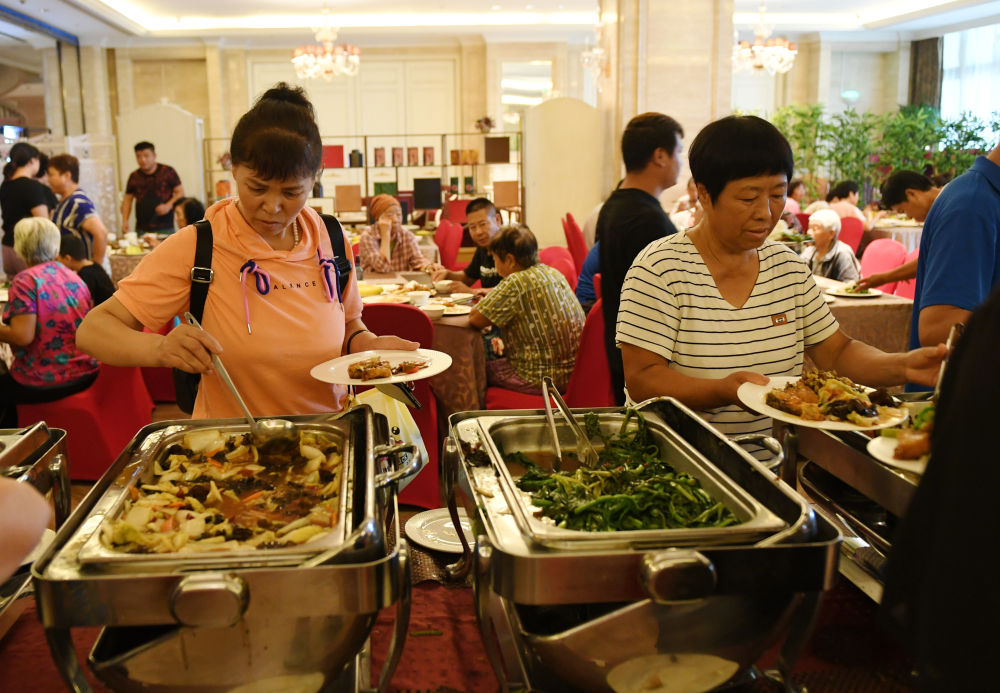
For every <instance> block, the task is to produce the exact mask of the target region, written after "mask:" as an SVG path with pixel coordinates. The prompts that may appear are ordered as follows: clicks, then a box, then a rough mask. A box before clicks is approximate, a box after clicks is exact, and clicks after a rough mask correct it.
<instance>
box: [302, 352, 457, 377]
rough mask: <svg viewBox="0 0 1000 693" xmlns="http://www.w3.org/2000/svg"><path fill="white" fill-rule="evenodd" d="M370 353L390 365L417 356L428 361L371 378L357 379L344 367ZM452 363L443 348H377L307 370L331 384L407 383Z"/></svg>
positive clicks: (369, 356) (430, 374)
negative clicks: (412, 370)
mask: <svg viewBox="0 0 1000 693" xmlns="http://www.w3.org/2000/svg"><path fill="white" fill-rule="evenodd" d="M372 356H381V357H382V358H383V359H385V360H386V361H388V362H389V363H390V364H392V365H393V366H395V365H397V364H399V363H402V362H403V361H416V360H418V359H420V360H425V361H427V362H428V364H427V368H421V369H420V370H419V371H417V372H416V373H401V374H400V375H394V376H392V377H391V378H373V379H372V380H358V379H356V378H351V377H350V376H348V375H347V367H348V366H350V365H351V364H352V363H357V362H358V361H364V360H365V359H370V358H371V357H372ZM450 367H451V356H449V355H448V354H446V353H444V352H443V351H434V350H433V349H417V350H416V351H405V350H403V349H379V350H378V351H375V350H370V351H359V352H358V353H356V354H348V355H347V356H341V357H339V358H335V359H330V360H329V361H324V362H323V363H321V364H319V365H317V366H313V368H312V370H311V371H309V374H310V375H311V376H312V377H314V378H316V380H322V381H323V382H324V383H333V384H334V385H387V384H389V383H407V382H410V381H411V380H422V379H424V378H430V377H431V376H433V375H437V374H438V373H443V372H444V371H446V370H448V368H450Z"/></svg>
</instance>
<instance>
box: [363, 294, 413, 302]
mask: <svg viewBox="0 0 1000 693" xmlns="http://www.w3.org/2000/svg"><path fill="white" fill-rule="evenodd" d="M361 302H362V303H409V302H410V297H409V296H407V295H406V294H374V295H372V296H365V295H362V296H361Z"/></svg>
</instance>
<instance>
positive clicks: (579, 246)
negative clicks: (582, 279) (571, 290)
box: [563, 212, 587, 276]
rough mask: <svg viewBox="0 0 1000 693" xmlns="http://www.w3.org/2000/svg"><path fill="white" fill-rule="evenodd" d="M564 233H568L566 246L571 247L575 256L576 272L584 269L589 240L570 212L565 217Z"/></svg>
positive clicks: (578, 272) (571, 253)
mask: <svg viewBox="0 0 1000 693" xmlns="http://www.w3.org/2000/svg"><path fill="white" fill-rule="evenodd" d="M563 233H564V234H566V247H567V248H569V252H570V255H572V256H573V264H574V265H575V266H576V274H577V276H579V275H580V272H582V271H583V262H584V260H586V259H587V241H585V240H584V238H583V231H581V230H580V225H579V224H577V223H576V219H574V218H573V215H572V214H570V213H569V212H566V218H565V219H563Z"/></svg>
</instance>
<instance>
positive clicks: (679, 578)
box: [639, 549, 718, 604]
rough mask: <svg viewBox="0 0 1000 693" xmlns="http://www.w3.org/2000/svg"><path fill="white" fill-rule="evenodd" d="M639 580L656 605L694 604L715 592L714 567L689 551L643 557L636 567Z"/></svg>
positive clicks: (666, 552) (667, 552)
mask: <svg viewBox="0 0 1000 693" xmlns="http://www.w3.org/2000/svg"><path fill="white" fill-rule="evenodd" d="M639 580H640V581H641V582H642V586H643V589H645V590H646V594H648V595H649V596H650V598H651V599H652V600H653V601H654V602H656V603H657V604H678V603H684V602H691V601H697V600H699V599H704V598H705V597H709V596H711V595H712V593H713V592H715V587H716V584H717V581H718V579H717V575H716V572H715V566H714V565H713V564H712V561H710V560H709V559H708V558H707V557H706V556H705V555H704V554H702V553H700V552H698V551H692V550H689V549H667V550H666V551H657V552H656V553H647V554H646V555H644V556H643V557H642V561H641V563H640V564H639Z"/></svg>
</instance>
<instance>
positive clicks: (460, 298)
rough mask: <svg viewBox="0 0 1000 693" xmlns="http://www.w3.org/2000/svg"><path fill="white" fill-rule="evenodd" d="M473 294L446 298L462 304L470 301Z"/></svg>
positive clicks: (452, 295)
mask: <svg viewBox="0 0 1000 693" xmlns="http://www.w3.org/2000/svg"><path fill="white" fill-rule="evenodd" d="M474 296H475V294H451V295H450V296H449V297H448V298H449V299H451V301H452V302H454V303H463V302H465V301H471V300H472V299H473V297H474Z"/></svg>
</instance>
